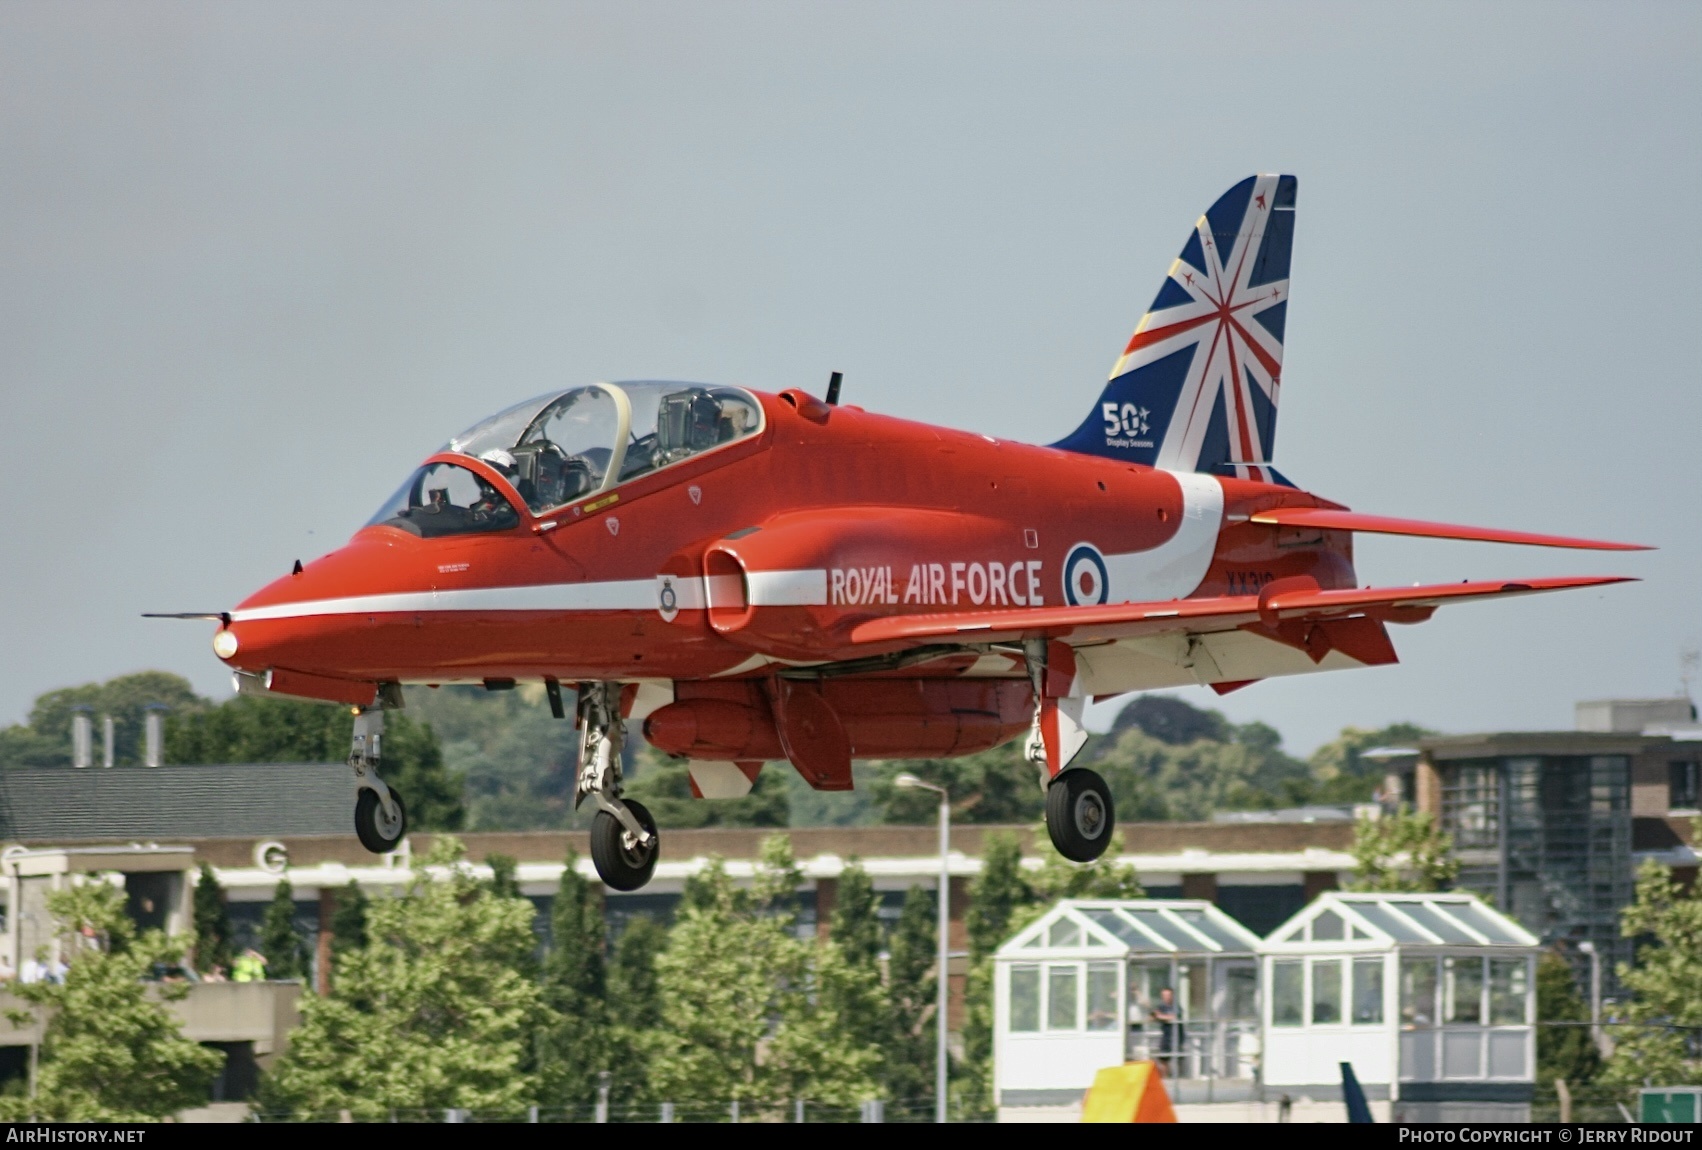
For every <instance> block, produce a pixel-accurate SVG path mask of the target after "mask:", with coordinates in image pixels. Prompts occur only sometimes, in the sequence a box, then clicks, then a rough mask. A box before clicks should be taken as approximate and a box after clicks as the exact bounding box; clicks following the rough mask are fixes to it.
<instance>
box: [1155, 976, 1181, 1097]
mask: <svg viewBox="0 0 1702 1150" xmlns="http://www.w3.org/2000/svg"><path fill="white" fill-rule="evenodd" d="M1149 1017H1151V1019H1152V1020H1153V1021H1154V1022H1156V1023H1157V1024H1158V1064H1159V1065H1160V1066H1162V1067H1164V1073H1165V1076H1166V1077H1169V1078H1175V1077H1176V1072H1177V1069H1178V1065H1177V1058H1178V1056H1179V1055H1180V1053H1181V1049H1182V1018H1181V1014H1180V1013H1179V1011H1178V1010H1177V1007H1176V993H1175V992H1174V991H1173V990H1171V989H1170V988H1169V987H1168V986H1166V987H1163V988H1161V989H1160V990H1159V992H1158V1001H1157V1002H1155V1003H1153V1005H1152V1013H1151V1014H1150V1016H1149Z"/></svg>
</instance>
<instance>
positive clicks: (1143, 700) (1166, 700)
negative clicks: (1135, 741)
mask: <svg viewBox="0 0 1702 1150" xmlns="http://www.w3.org/2000/svg"><path fill="white" fill-rule="evenodd" d="M1131 727H1132V728H1134V729H1136V730H1138V731H1141V732H1143V733H1144V734H1146V735H1147V736H1148V737H1149V738H1154V739H1157V740H1158V741H1159V742H1161V743H1169V744H1170V745H1171V746H1174V747H1185V746H1187V745H1188V744H1190V743H1197V742H1200V741H1201V740H1202V739H1203V740H1205V741H1207V742H1212V743H1227V742H1230V741H1232V740H1233V739H1234V737H1235V727H1234V725H1233V724H1231V723H1230V721H1229V720H1228V719H1226V718H1224V717H1223V712H1221V711H1208V710H1205V709H1203V708H1200V707H1196V706H1194V705H1193V704H1191V703H1189V702H1188V701H1187V700H1185V699H1178V698H1177V697H1176V696H1175V695H1141V696H1139V697H1137V698H1135V699H1132V700H1131V701H1130V702H1129V703H1128V705H1126V706H1125V707H1124V708H1123V709H1122V710H1121V711H1118V712H1117V717H1116V718H1115V719H1113V720H1112V721H1111V734H1112V736H1113V737H1115V736H1119V735H1121V734H1122V733H1123V732H1124V731H1127V730H1129V729H1130V728H1131Z"/></svg>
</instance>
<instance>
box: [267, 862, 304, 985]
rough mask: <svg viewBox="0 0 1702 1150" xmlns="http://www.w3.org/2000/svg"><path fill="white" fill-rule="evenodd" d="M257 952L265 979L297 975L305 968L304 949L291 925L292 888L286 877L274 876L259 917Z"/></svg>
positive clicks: (293, 907) (293, 894)
mask: <svg viewBox="0 0 1702 1150" xmlns="http://www.w3.org/2000/svg"><path fill="white" fill-rule="evenodd" d="M260 953H261V954H263V955H265V956H266V977H267V978H269V979H286V978H301V977H302V976H303V975H304V974H305V973H306V971H307V949H306V948H305V947H304V946H303V945H302V941H301V935H300V934H299V933H298V932H297V931H296V928H295V888H294V887H292V886H290V880H289V879H287V878H285V879H279V880H278V885H277V888H276V889H275V890H273V892H272V901H271V902H270V903H269V904H268V905H267V907H266V917H265V918H263V919H261V920H260Z"/></svg>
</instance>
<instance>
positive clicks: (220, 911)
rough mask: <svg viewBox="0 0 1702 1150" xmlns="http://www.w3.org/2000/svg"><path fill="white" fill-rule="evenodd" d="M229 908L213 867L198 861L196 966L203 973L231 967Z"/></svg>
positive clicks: (196, 885) (196, 884)
mask: <svg viewBox="0 0 1702 1150" xmlns="http://www.w3.org/2000/svg"><path fill="white" fill-rule="evenodd" d="M230 943H231V923H230V910H229V908H228V907H227V906H226V905H225V891H224V888H223V887H221V886H220V885H219V880H218V879H217V878H215V877H214V876H213V868H212V867H210V866H208V865H207V864H206V863H202V864H201V877H200V878H199V879H197V880H196V882H195V969H196V970H198V971H200V972H201V973H202V974H206V973H207V972H208V971H210V970H212V969H213V968H214V967H223V968H224V969H225V970H226V971H229V970H230V963H231V949H230Z"/></svg>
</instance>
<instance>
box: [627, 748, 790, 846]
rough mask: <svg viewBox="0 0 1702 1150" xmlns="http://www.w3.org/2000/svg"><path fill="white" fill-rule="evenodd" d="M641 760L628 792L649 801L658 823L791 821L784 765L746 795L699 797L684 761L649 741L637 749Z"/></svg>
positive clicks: (701, 824)
mask: <svg viewBox="0 0 1702 1150" xmlns="http://www.w3.org/2000/svg"><path fill="white" fill-rule="evenodd" d="M638 763H639V767H638V770H637V772H636V773H635V774H634V775H633V776H632V780H631V782H630V783H628V785H627V788H626V794H627V795H628V796H630V797H631V798H635V799H637V800H638V801H639V802H641V803H643V804H644V806H645V809H646V810H648V811H649V812H650V813H651V814H652V815H654V816H655V818H656V825H657V826H660V827H676V828H678V827H783V826H785V825H786V824H787V822H788V821H789V818H790V813H791V812H790V805H789V796H788V792H787V788H786V779H785V778H784V777H783V776H782V775H781V774H780V769H775V770H765V771H763V772H762V774H760V775H758V776H757V779H756V783H755V785H754V786H752V787H751V790H750V794H748V795H745V796H744V797H743V798H737V799H698V798H693V797H692V793H691V776H690V775H689V774H688V773H687V771H686V764H685V763H684V762H679V761H676V760H674V759H670V758H668V757H667V756H666V755H664V754H662V753H661V752H660V751H658V750H656V749H655V748H654V747H649V746H646V747H644V748H643V749H642V750H640V751H639V753H638ZM782 769H784V770H787V771H790V770H791V769H792V768H791V767H789V766H783V768H782Z"/></svg>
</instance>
